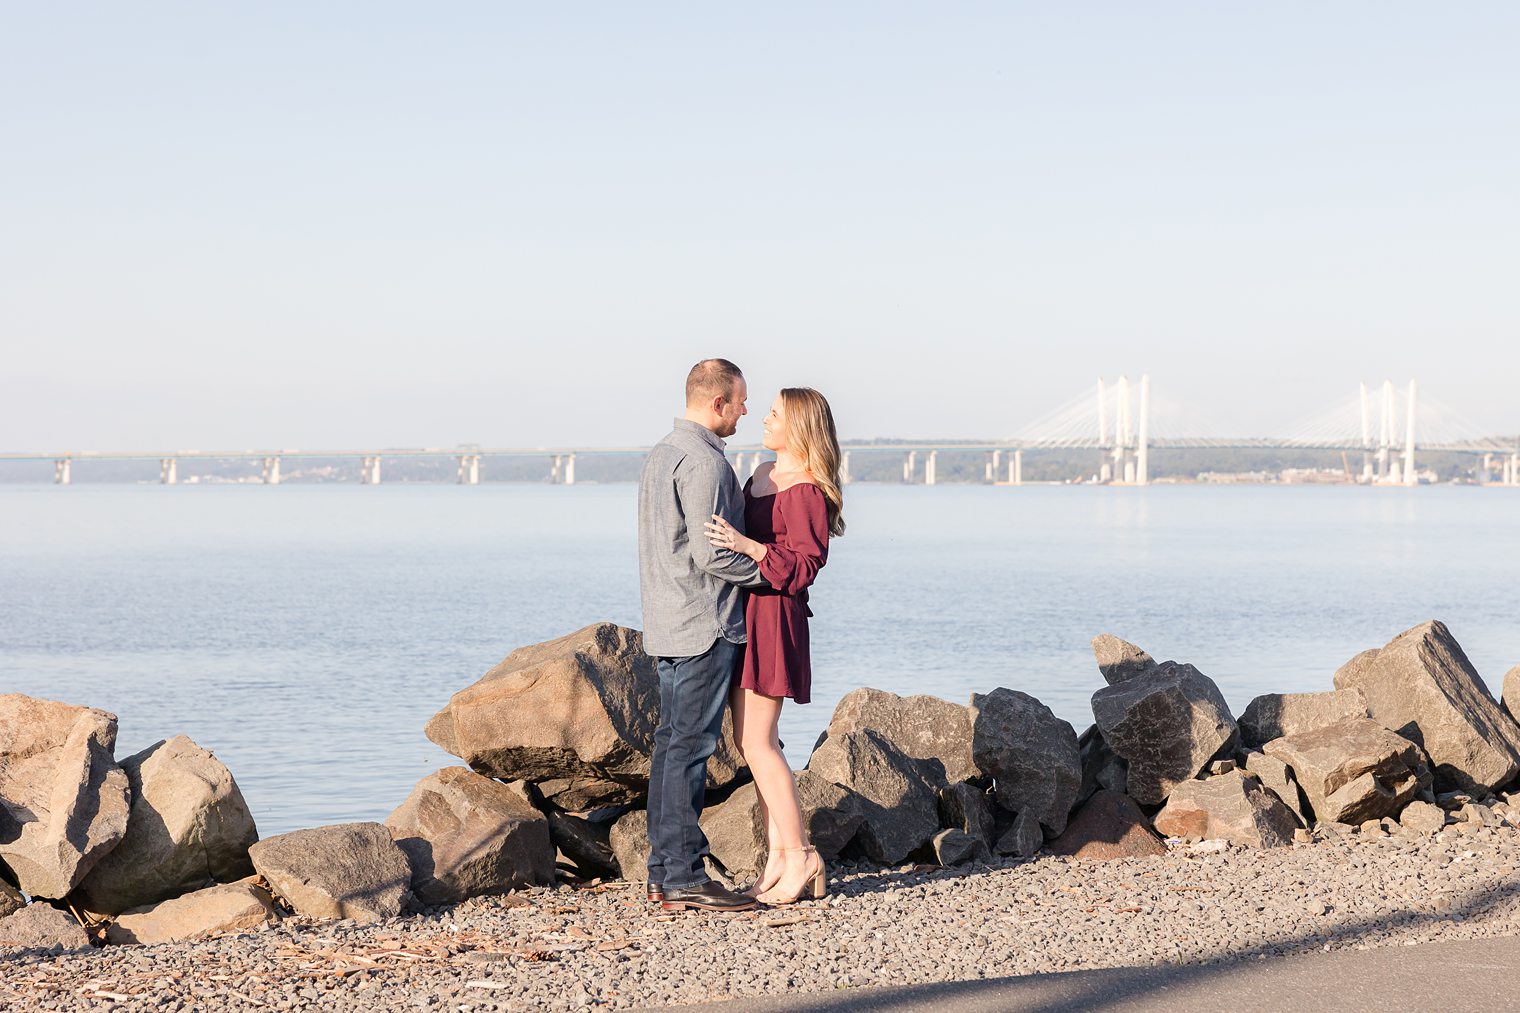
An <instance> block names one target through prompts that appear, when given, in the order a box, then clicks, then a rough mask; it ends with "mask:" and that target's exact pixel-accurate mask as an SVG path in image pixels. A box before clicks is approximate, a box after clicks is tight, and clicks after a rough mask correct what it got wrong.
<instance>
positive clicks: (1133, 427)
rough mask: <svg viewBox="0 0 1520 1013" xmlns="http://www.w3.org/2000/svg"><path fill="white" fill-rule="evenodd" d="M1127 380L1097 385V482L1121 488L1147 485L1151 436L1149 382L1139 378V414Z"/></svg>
mask: <svg viewBox="0 0 1520 1013" xmlns="http://www.w3.org/2000/svg"><path fill="white" fill-rule="evenodd" d="M1110 390H1112V392H1113V401H1114V418H1113V428H1112V429H1110V428H1109V411H1108V405H1109V391H1110ZM1130 390H1131V389H1130V383H1129V377H1127V376H1121V377H1119V380H1118V382H1117V383H1114V384H1112V385H1110V384H1109V383H1108V382H1107V381H1105V380H1102V379H1100V380H1099V381H1098V446H1099V447H1101V448H1103V456H1104V460H1103V463H1102V465H1101V466H1100V467H1099V469H1098V481H1100V482H1105V483H1113V484H1123V485H1149V484H1150V479H1151V472H1150V432H1151V378H1150V376H1149V375H1148V374H1147V375H1144V376H1141V377H1140V396H1139V410H1138V411H1136V410H1135V405H1134V399H1133V398H1132V397H1131V393H1130Z"/></svg>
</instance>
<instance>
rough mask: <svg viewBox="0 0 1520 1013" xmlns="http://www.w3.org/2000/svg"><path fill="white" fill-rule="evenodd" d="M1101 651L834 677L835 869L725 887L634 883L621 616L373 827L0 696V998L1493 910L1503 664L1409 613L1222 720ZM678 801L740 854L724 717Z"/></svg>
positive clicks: (1229, 939)
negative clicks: (1330, 674)
mask: <svg viewBox="0 0 1520 1013" xmlns="http://www.w3.org/2000/svg"><path fill="white" fill-rule="evenodd" d="M1093 647H1094V654H1095V658H1096V661H1097V665H1098V669H1099V673H1100V674H1101V676H1102V678H1103V681H1104V683H1105V685H1103V686H1101V687H1100V688H1098V689H1097V691H1096V692H1095V693H1094V696H1093V713H1094V719H1095V721H1094V724H1093V726H1091V727H1090V728H1088V729H1086V730H1085V731H1083V732H1082V733H1081V734H1080V735H1079V734H1078V733H1077V731H1076V729H1074V728H1073V727H1072V726H1071V725H1070V724H1068V723H1067V722H1065V721H1062V720H1060V719H1058V718H1056V717H1055V716H1054V715H1053V714H1052V713H1051V712H1050V711H1049V709H1048V708H1046V707H1044V705H1042V704H1041V703H1040V702H1039V701H1038V700H1035V699H1034V698H1033V697H1030V696H1029V695H1027V694H1024V693H1021V692H1019V691H1016V690H1012V689H1007V688H998V689H994V690H991V691H989V692H987V693H985V694H974V695H973V696H972V697H971V700H970V701H969V703H968V704H966V705H960V704H955V703H952V702H949V701H944V700H939V699H937V698H934V697H929V696H917V697H899V696H895V695H893V694H889V693H883V692H880V691H877V690H871V689H861V690H857V691H855V692H853V693H851V694H849V695H848V696H846V697H845V699H844V700H843V701H841V703H840V704H839V706H838V708H837V709H836V711H835V713H834V716H833V720H832V721H831V723H830V725H829V727H828V729H827V731H825V733H824V734H823V736H822V737H821V738H820V739H819V741H818V743H817V745H816V746H815V748H814V751H813V755H812V757H811V759H810V760H809V763H808V765H807V767H806V769H804V770H802V771H799V772H798V789H799V795H800V797H801V799H802V802H803V806H804V815H805V818H806V821H807V824H808V827H809V831H810V833H811V834H812V838H813V840H814V842H815V844H817V846H818V847H819V850H820V852H821V853H823V854H825V855H826V856H827V857H828V859H829V860H830V862H831V872H832V876H831V884H830V885H831V889H832V891H833V894H832V896H831V897H830V898H829V899H827V900H824V901H820V902H814V903H810V904H804V905H798V906H797V907H794V908H786V909H774V910H764V911H761V912H758V913H753V914H746V915H739V916H729V917H727V918H720V917H718V916H698V915H689V916H688V915H680V916H677V915H660V914H657V913H655V912H653V911H652V910H651V909H650V908H649V907H648V906H647V905H646V904H645V903H644V901H643V900H642V890H641V886H642V878H643V863H644V859H645V856H646V855H647V848H648V842H647V839H646V838H645V835H644V826H645V823H644V812H643V809H642V807H641V806H642V802H643V798H644V795H645V793H646V791H647V779H648V770H649V765H648V764H649V749H650V746H651V745H652V740H653V733H654V725H655V722H656V721H657V717H658V715H657V712H656V707H657V704H656V700H657V690H656V688H655V687H656V686H657V683H656V681H655V675H654V666H653V662H652V659H649V658H648V657H647V656H646V655H644V653H643V651H642V644H641V638H640V637H639V634H638V633H637V631H633V630H627V629H623V628H620V627H616V626H613V625H611V624H597V625H594V626H590V627H587V628H586V629H583V630H580V631H577V632H576V633H573V634H571V635H569V636H567V637H564V638H561V639H559V640H556V641H551V642H548V643H545V644H538V645H533V646H531V647H527V648H523V649H520V650H518V651H515V652H513V653H512V654H511V655H509V656H508V657H507V658H506V659H505V660H504V661H503V662H502V663H501V664H500V665H498V666H496V667H495V668H493V669H492V670H491V671H490V672H488V673H487V674H486V675H485V676H483V677H482V678H481V679H480V680H479V681H477V682H476V683H475V684H473V685H471V686H469V687H466V688H465V689H463V690H461V691H460V692H459V693H456V694H455V695H454V697H453V698H452V699H451V700H450V701H449V702H448V704H447V705H446V706H445V707H444V708H443V709H442V710H440V711H439V713H438V714H437V715H436V716H435V717H434V718H433V720H432V721H431V722H429V724H428V728H427V734H428V736H429V737H430V738H432V739H433V740H434V741H435V742H437V743H438V744H439V745H441V746H442V747H443V748H445V749H447V750H448V751H449V752H451V753H454V754H455V755H457V756H459V757H460V758H461V759H463V760H464V761H465V762H466V763H467V764H468V766H458V767H449V768H445V769H444V770H441V771H439V772H437V773H435V774H432V775H429V776H428V777H427V778H424V779H423V781H421V782H419V784H418V785H417V787H416V788H415V789H414V790H413V792H412V794H411V796H409V797H408V798H407V799H405V800H404V801H402V803H401V805H400V806H398V808H397V809H396V810H395V812H393V813H392V814H391V816H390V817H388V818H387V819H386V821H385V822H384V823H383V824H382V823H358V824H343V825H336V826H328V827H317V828H312V829H308V830H301V831H295V832H293V833H289V834H282V835H280V836H278V837H274V838H269V839H266V840H259V838H258V834H257V829H256V828H255V827H254V824H253V819H252V817H251V816H250V815H249V813H248V810H247V806H246V805H245V804H244V802H243V799H242V796H241V794H240V792H239V791H238V789H237V786H236V783H235V781H234V780H233V778H232V776H231V773H230V772H228V771H227V770H226V768H225V767H223V766H222V765H221V764H220V762H219V761H217V760H216V759H215V757H214V755H213V754H212V753H210V752H209V751H207V750H205V749H203V748H201V747H200V746H198V745H196V744H195V743H193V742H190V741H189V740H188V739H184V738H183V737H180V738H176V739H171V740H169V741H168V742H164V743H159V744H157V745H155V746H153V747H151V748H150V749H148V750H145V751H143V752H142V753H139V754H137V755H136V756H133V757H129V758H127V759H124V760H122V761H121V763H120V764H118V763H117V762H116V761H115V759H114V756H113V755H112V754H113V749H114V742H115V718H114V716H112V715H109V714H105V713H104V712H101V711H98V710H92V709H90V708H85V707H74V706H70V705H66V704H60V703H55V702H52V701H44V700H37V699H33V698H29V697H24V696H20V695H19V694H11V695H8V696H0V964H3V965H4V966H5V968H6V972H7V973H6V974H5V976H4V978H3V981H0V1008H11V1006H13V1005H14V1006H15V1008H44V1009H73V1008H76V1007H77V1008H102V1004H105V1005H107V1006H108V1005H109V1004H112V1003H115V1004H119V1005H121V1006H122V1007H123V1008H139V1007H140V1008H163V1009H180V1008H194V1007H196V1006H197V1005H202V1006H204V1005H205V1004H206V1003H209V1002H211V1001H212V1000H213V999H214V1000H215V1002H216V1004H218V1005H225V1006H229V1007H231V1006H239V1005H242V1006H246V1007H247V1008H259V1007H263V1006H270V1007H273V1008H277V1009H306V1008H313V1009H325V1008H336V1007H338V1006H342V1005H345V1004H347V1005H352V1004H353V1003H354V1002H355V1001H356V1000H358V999H363V1000H365V1002H366V1003H367V1004H369V1005H373V1006H374V1007H376V1008H392V1007H394V1008H398V1009H400V1008H407V1009H431V1008H439V1009H460V1008H471V1009H493V1008H502V1009H518V1008H523V1009H527V1008H554V1009H582V1008H588V1007H594V1006H608V1007H615V1008H628V1007H637V1006H643V1005H658V1004H665V1003H673V1002H698V1001H704V1000H708V999H714V998H724V997H728V996H737V995H744V994H760V993H774V992H779V991H787V990H793V989H807V990H818V989H831V988H841V987H854V986H859V985H866V984H886V983H899V984H900V983H906V982H909V981H925V982H927V981H947V980H956V979H958V978H977V977H999V976H1006V975H1009V974H1018V973H1024V972H1025V971H1033V970H1056V969H1063V968H1070V967H1097V966H1122V965H1126V964H1135V963H1154V962H1172V961H1183V962H1195V961H1207V960H1220V959H1229V958H1239V957H1242V956H1265V955H1268V954H1271V953H1277V952H1296V951H1298V950H1302V949H1305V948H1312V947H1320V946H1326V945H1332V946H1333V945H1373V944H1382V943H1393V942H1417V941H1419V940H1421V939H1429V938H1435V937H1436V936H1440V937H1441V938H1453V937H1457V938H1463V937H1467V936H1469V935H1484V934H1510V933H1515V932H1520V925H1517V919H1520V906H1517V904H1516V896H1517V892H1520V887H1517V886H1511V885H1510V881H1511V880H1512V879H1513V878H1514V877H1513V872H1514V869H1515V868H1516V867H1517V865H1520V835H1517V834H1516V833H1515V828H1516V827H1517V826H1520V794H1515V793H1514V789H1516V787H1517V783H1516V782H1517V779H1520V725H1517V724H1516V723H1515V721H1514V718H1513V717H1512V714H1511V707H1512V705H1513V704H1515V703H1516V700H1515V699H1514V696H1515V693H1516V691H1520V668H1517V669H1516V670H1514V671H1512V672H1511V673H1510V674H1509V676H1508V677H1507V678H1506V680H1505V690H1504V693H1503V694H1502V696H1503V698H1504V699H1503V700H1502V701H1501V700H1495V699H1494V698H1493V696H1492V695H1491V694H1490V693H1489V691H1488V690H1487V688H1486V686H1485V685H1484V684H1483V681H1482V679H1481V678H1480V677H1479V676H1478V674H1477V673H1476V672H1475V671H1474V670H1473V669H1472V666H1471V664H1470V663H1469V662H1468V660H1467V658H1466V656H1465V654H1464V653H1463V652H1462V649H1461V647H1460V646H1459V645H1458V644H1457V642H1456V640H1455V639H1454V638H1453V637H1452V636H1451V634H1450V632H1449V631H1448V630H1447V629H1446V628H1445V627H1444V626H1443V625H1442V624H1440V623H1438V622H1431V623H1426V624H1423V625H1421V626H1418V627H1415V628H1414V629H1411V630H1408V631H1406V632H1405V633H1403V634H1400V635H1399V636H1398V637H1395V638H1394V639H1393V640H1392V641H1391V642H1390V643H1389V644H1388V645H1386V646H1385V647H1383V648H1379V649H1375V650H1370V651H1367V652H1364V653H1362V654H1360V655H1358V656H1357V657H1356V658H1353V659H1351V660H1350V661H1349V662H1347V663H1346V664H1345V665H1343V666H1342V667H1341V668H1340V670H1338V671H1337V672H1336V674H1335V677H1334V679H1333V686H1334V688H1333V689H1327V690H1326V691H1325V692H1323V693H1305V694H1286V695H1284V694H1269V695H1266V696H1262V697H1258V698H1257V699H1256V700H1253V701H1251V703H1250V704H1249V705H1248V706H1247V707H1246V708H1245V710H1244V711H1242V712H1241V714H1240V716H1239V717H1238V718H1237V717H1235V716H1233V715H1232V714H1231V712H1230V710H1229V708H1228V706H1227V704H1226V703H1225V700H1224V698H1223V696H1222V695H1221V694H1220V693H1219V690H1218V688H1217V687H1216V686H1215V685H1214V683H1213V682H1212V680H1210V679H1209V678H1208V677H1207V676H1205V675H1204V674H1203V673H1202V672H1200V671H1199V670H1198V669H1197V668H1196V667H1194V666H1192V665H1188V664H1181V663H1177V662H1170V661H1168V662H1160V663H1158V662H1156V661H1155V660H1154V659H1152V658H1151V657H1150V656H1149V655H1148V654H1146V653H1145V652H1144V651H1143V650H1141V649H1140V648H1138V647H1136V646H1134V645H1132V644H1128V643H1126V642H1124V641H1122V640H1120V639H1118V638H1117V637H1113V636H1110V635H1103V636H1100V637H1098V638H1095V640H1094V644H1093ZM703 825H704V828H705V830H706V831H707V834H708V836H709V838H710V840H711V843H712V866H711V867H712V871H713V873H714V875H716V876H720V877H723V878H727V879H730V880H733V881H741V882H742V881H744V880H746V879H747V878H749V877H751V876H753V875H754V874H755V873H756V872H757V871H758V868H759V866H760V864H761V863H762V862H763V860H764V842H763V838H762V832H761V827H760V824H759V820H758V813H757V808H756V798H755V792H754V787H753V784H751V783H750V782H749V780H748V774H747V771H745V770H744V768H743V764H742V759H741V758H740V757H739V756H738V754H737V752H736V750H735V749H734V748H733V743H732V738H731V735H729V734H728V733H727V731H726V730H725V735H724V738H723V741H722V742H721V743H720V746H719V749H718V752H717V754H716V755H715V756H714V759H713V762H712V764H711V765H710V767H709V808H708V810H707V812H706V813H705V814H704V818H703ZM1098 860H1103V862H1102V864H1097V863H1098ZM18 887H19V889H18ZM134 944H149V945H134ZM101 946H104V948H103V949H101V948H99V947H101Z"/></svg>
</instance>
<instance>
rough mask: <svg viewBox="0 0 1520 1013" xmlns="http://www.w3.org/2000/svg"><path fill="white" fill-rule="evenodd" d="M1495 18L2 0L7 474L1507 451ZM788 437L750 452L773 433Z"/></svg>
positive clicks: (1505, 265)
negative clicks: (1104, 390)
mask: <svg viewBox="0 0 1520 1013" xmlns="http://www.w3.org/2000/svg"><path fill="white" fill-rule="evenodd" d="M1517 53H1520V8H1517V7H1516V6H1515V5H1513V4H1508V3H1469V4H1462V5H1435V4H1429V3H1411V2H1394V3H1386V2H1384V3H1335V4H1323V3H1314V4H1310V3H1279V4H1271V5H1244V4H1219V3H1187V4H1185V3H1146V4H1136V3H1110V4H1101V3H1095V4H1081V5H1076V4H1051V3H1042V4H1020V3H989V4H979V3H921V4H904V3H833V4H811V3H809V4H787V3H774V4H763V5H753V4H751V5H738V4H726V5H714V4H702V3H690V4H660V3H648V4H627V3H602V4H597V3H580V4H554V5H546V4H526V3H518V4H514V3H450V4H422V3H414V4H395V3H373V2H366V3H321V4H311V3H244V4H241V5H234V4H205V3H161V2H145V3H134V4H122V3H63V4H37V3H23V2H14V0H13V2H8V3H5V5H4V24H3V31H0V130H3V138H4V157H3V159H0V354H3V361H4V368H3V373H0V447H3V448H13V449H42V448H64V447H71V448H80V449H118V448H129V447H139V446H141V447H146V448H157V447H178V448H190V447H201V448H209V447H216V446H231V447H242V446H290V447H296V446H316V445H340V444H343V445H355V444H365V445H371V444H373V445H437V444H445V445H447V444H453V443H457V442H466V441H470V442H480V443H488V444H506V445H517V444H543V443H560V442H583V443H602V444H607V443H620V444H621V443H640V442H647V441H649V440H651V439H654V438H656V437H657V436H658V435H659V432H660V430H661V429H662V427H663V426H664V425H665V424H666V423H667V422H668V420H669V418H670V416H671V415H672V414H674V413H675V412H676V411H677V410H678V408H679V401H680V383H681V379H682V376H683V375H684V372H685V369H686V368H687V366H689V365H690V363H691V362H692V361H694V360H695V359H697V358H699V357H701V356H704V355H710V354H721V355H727V356H729V357H731V358H733V359H735V360H737V361H738V362H740V364H741V365H742V366H744V367H745V369H746V372H747V373H748V374H749V376H750V380H751V385H752V389H753V391H754V398H753V400H754V401H755V402H757V403H764V402H768V400H769V398H770V396H771V394H772V393H773V392H774V390H775V389H776V388H777V387H778V386H781V385H783V384H792V383H799V384H812V385H814V386H818V387H819V388H821V389H823V390H824V392H825V393H826V394H828V395H829V396H830V397H831V399H832V400H833V402H834V405H835V409H836V414H837V415H838V416H839V419H840V424H841V429H842V430H843V433H844V435H846V436H851V437H868V436H877V435H881V436H936V435H940V436H951V435H959V436H986V437H995V436H1001V435H1006V434H1007V433H1010V432H1012V431H1014V430H1015V429H1017V428H1018V427H1019V426H1020V425H1021V424H1023V423H1024V422H1026V421H1028V420H1029V419H1031V418H1033V417H1036V416H1039V415H1041V414H1044V412H1045V411H1047V410H1048V409H1050V408H1052V407H1054V406H1056V405H1057V404H1059V403H1060V402H1063V401H1065V400H1066V399H1067V398H1068V397H1069V396H1070V395H1072V394H1074V393H1076V392H1077V391H1079V390H1082V389H1084V388H1087V387H1089V386H1093V385H1095V382H1096V379H1097V377H1098V376H1099V375H1100V374H1107V375H1109V376H1110V377H1113V376H1117V375H1118V374H1119V373H1121V372H1127V373H1129V374H1130V375H1131V376H1136V375H1138V374H1139V373H1141V372H1143V371H1148V372H1149V373H1151V374H1152V376H1153V382H1154V383H1155V385H1156V391H1157V397H1158V399H1160V400H1162V401H1163V402H1167V401H1170V402H1172V403H1174V405H1181V406H1183V407H1184V408H1185V409H1186V410H1193V409H1196V411H1197V413H1198V415H1199V417H1200V418H1203V419H1211V420H1215V422H1216V423H1217V424H1219V425H1221V426H1222V427H1223V428H1225V429H1229V430H1233V431H1236V432H1267V431H1271V430H1277V431H1283V430H1286V429H1288V428H1290V427H1291V423H1292V422H1293V421H1295V420H1296V419H1298V418H1299V417H1301V416H1306V415H1312V414H1315V413H1317V412H1318V411H1320V410H1321V409H1323V408H1324V407H1326V406H1328V405H1329V404H1331V403H1333V402H1336V401H1339V400H1342V399H1344V398H1345V397H1346V396H1348V395H1350V394H1352V393H1354V391H1355V385H1356V383H1357V382H1358V381H1359V380H1362V379H1367V380H1371V381H1381V380H1382V379H1383V377H1385V376H1391V377H1393V378H1395V379H1396V380H1398V381H1400V382H1402V381H1403V380H1404V379H1405V378H1407V377H1409V376H1417V377H1419V379H1420V382H1421V386H1422V389H1423V390H1424V391H1425V392H1427V393H1429V394H1430V395H1431V396H1432V397H1433V398H1437V399H1439V400H1441V401H1444V402H1446V403H1448V404H1453V405H1460V406H1464V407H1470V410H1471V414H1472V415H1473V416H1474V417H1476V418H1479V419H1482V420H1483V421H1485V422H1491V423H1492V424H1493V425H1494V426H1495V427H1500V428H1504V429H1506V430H1507V431H1517V430H1520V397H1517V395H1516V383H1517V379H1520V284H1517V276H1520V271H1517V267H1520V255H1517V237H1520V193H1517V188H1520V122H1517V120H1520V60H1517V59H1516V54H1517ZM758 433H759V427H758V419H756V420H755V421H754V422H753V424H752V425H751V426H749V427H748V428H746V429H741V430H740V438H741V439H743V438H745V437H746V436H748V437H750V438H758Z"/></svg>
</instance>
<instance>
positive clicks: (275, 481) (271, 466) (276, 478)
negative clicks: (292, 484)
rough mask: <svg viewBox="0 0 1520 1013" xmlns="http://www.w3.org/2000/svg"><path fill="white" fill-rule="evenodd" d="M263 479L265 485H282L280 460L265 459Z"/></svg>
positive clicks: (273, 458) (276, 458) (274, 458)
mask: <svg viewBox="0 0 1520 1013" xmlns="http://www.w3.org/2000/svg"><path fill="white" fill-rule="evenodd" d="M262 477H263V479H264V484H265V485H279V484H280V459H279V458H278V457H266V458H264V467H263V474H262Z"/></svg>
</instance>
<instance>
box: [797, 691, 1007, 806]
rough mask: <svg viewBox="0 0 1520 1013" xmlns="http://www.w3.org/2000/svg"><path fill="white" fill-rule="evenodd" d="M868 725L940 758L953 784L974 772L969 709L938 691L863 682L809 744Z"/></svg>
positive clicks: (912, 752)
mask: <svg viewBox="0 0 1520 1013" xmlns="http://www.w3.org/2000/svg"><path fill="white" fill-rule="evenodd" d="M863 728H869V729H871V730H872V731H874V732H875V733H876V734H878V735H880V736H881V737H882V738H884V739H886V740H887V741H888V742H890V743H892V745H894V746H896V747H897V748H898V749H899V750H900V751H902V752H903V753H904V754H905V755H907V756H911V757H913V758H914V759H916V760H938V761H939V762H940V763H941V764H942V765H943V766H944V768H945V778H946V780H948V781H949V782H950V783H951V784H954V783H955V782H956V781H969V780H971V779H972V778H975V777H976V776H977V768H976V764H975V762H974V761H973V760H972V758H971V715H970V713H969V711H968V710H967V709H966V708H965V707H963V706H962V705H960V704H958V703H951V702H950V701H949V700H941V699H940V698H939V697H937V696H906V697H905V696H898V695H897V694H896V693H887V692H885V691H883V690H879V689H870V688H867V687H863V688H861V689H854V690H851V691H850V692H848V693H846V694H845V695H844V698H843V699H841V700H840V701H839V705H838V706H836V707H835V708H834V716H833V717H832V718H831V719H830V720H829V726H828V728H826V729H824V731H823V734H822V735H820V736H819V737H818V741H817V742H816V743H814V745H813V748H814V749H817V748H818V747H819V746H821V745H823V743H824V741H825V740H827V739H828V737H829V736H830V735H842V734H844V733H845V732H858V731H860V730H861V729H863Z"/></svg>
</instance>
